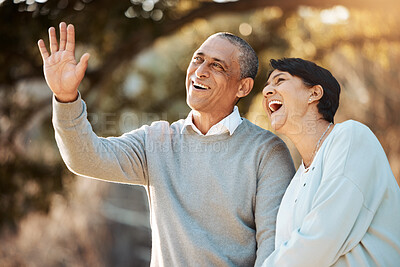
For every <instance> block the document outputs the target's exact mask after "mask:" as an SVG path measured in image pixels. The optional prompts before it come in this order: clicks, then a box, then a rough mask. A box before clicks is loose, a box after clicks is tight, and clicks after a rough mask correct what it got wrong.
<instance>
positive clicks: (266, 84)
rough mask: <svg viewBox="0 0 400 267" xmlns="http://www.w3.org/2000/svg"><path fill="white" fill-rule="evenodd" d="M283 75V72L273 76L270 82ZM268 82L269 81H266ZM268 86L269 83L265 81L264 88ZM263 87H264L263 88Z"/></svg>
mask: <svg viewBox="0 0 400 267" xmlns="http://www.w3.org/2000/svg"><path fill="white" fill-rule="evenodd" d="M284 74H285V73H283V72H280V73H277V74H275V75H274V76H273V77H272V79H271V80H274V79H275V78H276V77H279V76H281V75H284ZM268 80H270V79H268ZM269 84H270V82H269V81H267V82H266V83H265V86H268V85H269ZM265 86H264V87H265Z"/></svg>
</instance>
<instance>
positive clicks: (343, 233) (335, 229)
mask: <svg viewBox="0 0 400 267" xmlns="http://www.w3.org/2000/svg"><path fill="white" fill-rule="evenodd" d="M347 126H348V127H347ZM365 128H366V127H365ZM365 128H363V127H361V128H360V127H358V126H357V127H354V125H351V124H350V125H346V127H343V128H342V129H341V130H342V131H340V132H338V133H336V136H335V137H334V139H333V140H332V143H331V144H330V145H329V147H328V148H327V150H326V151H325V152H324V154H323V157H324V158H323V166H322V178H321V184H320V186H319V188H318V190H317V191H316V193H315V195H314V197H313V198H312V203H311V208H310V211H309V212H308V213H307V214H306V216H305V217H304V219H303V221H302V223H301V226H300V227H299V228H298V229H295V230H294V231H293V232H292V234H291V236H290V239H289V240H288V241H287V242H285V243H283V244H282V245H281V246H280V247H279V248H278V249H276V250H275V251H274V253H273V254H271V256H270V257H269V258H268V259H267V260H266V261H265V262H264V264H263V265H262V266H264V267H270V266H290V267H300V266H304V267H308V266H315V265H318V266H331V265H332V264H334V263H335V262H336V261H337V260H338V258H339V257H340V256H342V255H344V254H345V253H347V252H349V251H350V250H351V249H352V248H354V246H356V245H357V244H358V243H359V242H360V241H361V239H362V238H363V236H364V235H365V233H366V231H367V229H368V227H369V225H370V223H371V221H372V219H373V216H374V213H375V211H376V209H377V207H378V206H379V203H380V202H381V201H382V198H383V197H384V186H379V184H378V183H377V182H376V180H377V179H376V177H377V171H378V169H379V168H378V166H377V162H378V161H377V160H376V158H377V157H376V154H377V152H376V151H377V150H379V147H380V145H379V142H377V140H374V136H373V134H372V133H371V132H368V131H366V130H365ZM371 136H372V137H371ZM375 139H376V138H375ZM378 146H379V147H378ZM366 196H368V200H367V199H366Z"/></svg>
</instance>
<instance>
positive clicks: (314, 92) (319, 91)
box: [308, 85, 324, 103]
mask: <svg viewBox="0 0 400 267" xmlns="http://www.w3.org/2000/svg"><path fill="white" fill-rule="evenodd" d="M310 93H311V94H310V98H309V99H308V102H309V103H312V102H314V101H319V100H320V99H321V98H322V96H323V95H324V88H322V86H321V85H314V86H313V87H311V88H310Z"/></svg>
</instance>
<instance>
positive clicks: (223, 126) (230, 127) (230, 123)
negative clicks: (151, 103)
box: [181, 106, 242, 136]
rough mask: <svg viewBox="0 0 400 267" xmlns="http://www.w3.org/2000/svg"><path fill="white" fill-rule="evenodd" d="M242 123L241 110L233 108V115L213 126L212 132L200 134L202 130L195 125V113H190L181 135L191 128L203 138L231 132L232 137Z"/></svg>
mask: <svg viewBox="0 0 400 267" xmlns="http://www.w3.org/2000/svg"><path fill="white" fill-rule="evenodd" d="M240 123H242V118H241V117H240V114H239V108H238V107H237V106H235V107H234V108H233V111H232V113H231V114H229V115H228V116H226V117H225V118H223V119H222V120H221V121H220V122H218V123H217V124H215V125H213V126H212V127H211V128H210V130H209V131H208V132H207V133H206V134H205V135H204V134H202V133H201V132H200V130H199V129H198V128H197V127H196V125H194V123H193V111H190V112H189V115H188V116H187V117H186V119H185V122H184V124H183V127H182V130H181V134H182V133H183V130H184V129H185V128H186V127H187V126H191V127H192V129H193V130H194V131H195V132H196V133H198V134H199V135H203V136H210V135H218V134H223V133H225V132H227V131H229V134H230V135H232V134H233V132H234V131H235V130H236V128H237V127H238V126H239V125H240Z"/></svg>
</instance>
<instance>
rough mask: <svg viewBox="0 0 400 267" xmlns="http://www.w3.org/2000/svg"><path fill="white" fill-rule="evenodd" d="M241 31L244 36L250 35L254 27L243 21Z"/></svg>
mask: <svg viewBox="0 0 400 267" xmlns="http://www.w3.org/2000/svg"><path fill="white" fill-rule="evenodd" d="M239 32H240V34H241V35H243V36H249V35H250V34H251V33H252V32H253V27H251V25H250V24H248V23H242V24H240V26H239Z"/></svg>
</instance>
